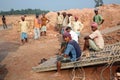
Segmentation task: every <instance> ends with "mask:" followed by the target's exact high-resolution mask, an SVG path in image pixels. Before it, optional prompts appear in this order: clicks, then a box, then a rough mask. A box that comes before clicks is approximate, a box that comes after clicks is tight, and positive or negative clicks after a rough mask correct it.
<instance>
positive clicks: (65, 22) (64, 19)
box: [61, 12, 69, 34]
mask: <svg viewBox="0 0 120 80" xmlns="http://www.w3.org/2000/svg"><path fill="white" fill-rule="evenodd" d="M62 15H63V24H62V25H63V26H62V30H61V34H63V33H64V31H65V28H66V27H67V25H68V22H69V17H68V14H67V13H66V12H63V13H62Z"/></svg>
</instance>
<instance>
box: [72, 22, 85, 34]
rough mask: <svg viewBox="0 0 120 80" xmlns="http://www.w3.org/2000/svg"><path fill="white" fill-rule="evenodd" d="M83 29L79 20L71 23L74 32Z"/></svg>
mask: <svg viewBox="0 0 120 80" xmlns="http://www.w3.org/2000/svg"><path fill="white" fill-rule="evenodd" d="M82 29H83V24H82V23H81V22H80V21H75V22H74V23H73V30H74V31H75V32H77V31H79V32H80V31H81V30H82Z"/></svg>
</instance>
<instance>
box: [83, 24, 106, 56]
mask: <svg viewBox="0 0 120 80" xmlns="http://www.w3.org/2000/svg"><path fill="white" fill-rule="evenodd" d="M91 28H92V31H93V33H92V34H90V35H88V36H86V37H85V38H84V40H85V44H84V49H83V51H85V54H86V57H90V55H89V49H91V50H94V51H99V50H101V49H103V48H104V40H103V37H102V34H101V33H100V31H99V30H98V24H97V23H95V22H93V23H92V25H91Z"/></svg>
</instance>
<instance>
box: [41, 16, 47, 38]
mask: <svg viewBox="0 0 120 80" xmlns="http://www.w3.org/2000/svg"><path fill="white" fill-rule="evenodd" d="M41 22H42V27H41V35H44V36H46V31H47V27H46V25H47V23H49V20H48V19H47V18H46V17H45V14H43V15H42V18H41Z"/></svg>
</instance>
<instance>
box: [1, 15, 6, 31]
mask: <svg viewBox="0 0 120 80" xmlns="http://www.w3.org/2000/svg"><path fill="white" fill-rule="evenodd" d="M2 22H3V28H4V29H6V28H7V24H6V18H5V16H4V15H3V16H2Z"/></svg>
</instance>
